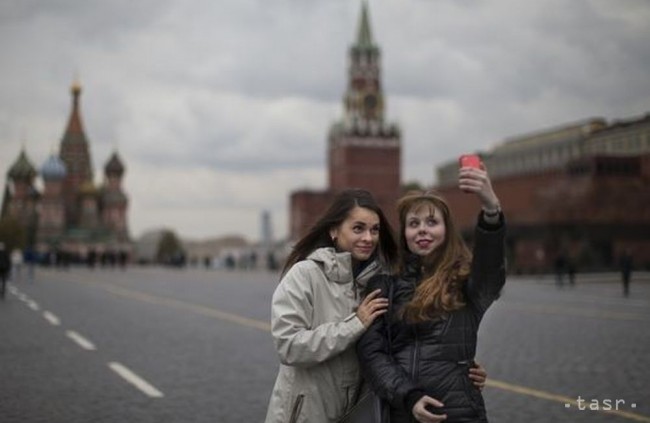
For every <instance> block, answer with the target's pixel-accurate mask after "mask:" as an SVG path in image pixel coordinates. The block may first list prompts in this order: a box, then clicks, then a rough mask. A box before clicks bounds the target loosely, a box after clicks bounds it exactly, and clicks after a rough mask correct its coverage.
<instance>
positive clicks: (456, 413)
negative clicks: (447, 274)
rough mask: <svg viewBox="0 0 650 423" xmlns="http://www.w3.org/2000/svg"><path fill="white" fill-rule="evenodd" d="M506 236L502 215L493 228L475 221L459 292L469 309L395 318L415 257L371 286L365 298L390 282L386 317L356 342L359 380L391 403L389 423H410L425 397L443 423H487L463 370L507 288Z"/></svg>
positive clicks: (412, 278)
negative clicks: (423, 318)
mask: <svg viewBox="0 0 650 423" xmlns="http://www.w3.org/2000/svg"><path fill="white" fill-rule="evenodd" d="M504 237H505V223H504V220H503V216H501V218H500V222H499V224H497V225H488V224H487V223H485V222H484V221H483V220H482V219H481V218H480V217H479V223H478V225H477V227H476V230H475V238H474V249H473V261H472V270H471V276H470V278H469V280H468V281H467V282H466V284H465V286H464V294H465V300H466V303H467V305H466V306H465V307H463V308H462V309H460V310H456V311H454V312H452V313H450V314H448V315H447V316H445V317H444V318H439V319H436V320H433V321H428V322H424V323H418V324H408V323H406V322H404V321H401V320H399V319H398V318H396V317H395V310H397V309H399V307H401V306H403V305H404V304H405V303H407V302H408V301H409V300H410V299H411V298H412V297H413V293H414V291H415V287H416V286H417V283H418V282H419V281H420V274H419V268H420V266H419V261H418V259H417V257H415V258H414V257H411V258H409V263H408V264H407V266H406V267H407V271H406V272H405V273H404V274H402V275H400V276H399V277H395V276H387V275H378V276H376V277H374V278H373V279H371V280H370V281H369V283H368V292H371V291H372V290H374V289H377V288H381V289H382V291H383V292H384V294H385V295H387V291H388V284H389V283H393V284H394V285H393V301H392V305H391V313H390V316H389V315H388V313H387V314H386V315H385V316H386V318H385V319H377V320H376V321H375V323H373V325H372V326H371V327H370V328H369V329H368V330H367V331H366V332H365V334H364V335H363V336H362V338H361V339H360V340H359V342H358V344H357V352H358V355H359V361H360V363H361V368H362V371H363V374H364V377H365V378H366V380H367V381H368V382H369V383H370V385H371V387H372V388H373V389H374V390H375V391H376V392H377V393H378V394H379V396H380V397H382V398H384V399H387V400H388V401H389V402H390V404H391V423H401V422H415V419H414V418H413V415H412V413H411V409H412V406H413V405H414V404H415V402H416V401H417V400H418V399H419V398H421V397H422V395H425V394H426V395H429V396H431V397H433V398H436V399H438V400H440V401H442V403H443V404H444V405H445V406H444V408H442V409H440V408H438V409H435V410H434V413H436V414H442V413H445V414H447V420H446V421H445V422H446V423H457V422H463V423H465V422H487V417H486V414H485V404H484V402H483V397H482V395H481V393H480V391H479V390H478V389H477V388H475V387H474V385H473V384H472V381H471V380H470V379H469V377H468V372H469V366H471V365H472V363H473V360H474V355H475V353H476V337H477V332H478V328H479V324H480V322H481V319H482V318H483V315H484V314H485V312H486V310H487V309H488V307H489V306H490V305H491V304H492V303H493V302H494V300H495V299H496V298H498V296H499V293H500V291H501V288H502V287H503V285H504V283H505V264H504V263H505V255H504ZM387 322H390V328H388V327H387ZM388 333H390V338H391V339H390V344H389V343H388V342H387V336H388ZM389 345H390V355H389V354H388V352H389V351H388V349H389Z"/></svg>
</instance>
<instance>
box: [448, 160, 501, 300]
mask: <svg viewBox="0 0 650 423" xmlns="http://www.w3.org/2000/svg"><path fill="white" fill-rule="evenodd" d="M458 185H459V187H460V189H462V190H463V191H465V192H468V193H473V194H476V196H477V197H478V199H479V201H480V202H481V213H480V215H479V218H478V223H477V225H476V230H475V232H474V249H473V259H472V270H471V275H470V279H469V281H468V284H467V294H468V297H469V299H470V300H471V301H472V302H473V303H474V304H476V305H477V306H478V307H479V309H480V310H481V312H485V310H487V308H488V307H489V306H490V304H492V302H493V301H494V300H495V299H496V298H498V296H499V294H500V292H501V289H502V288H503V285H504V284H505V280H506V271H505V233H506V231H505V219H504V216H503V212H502V211H501V205H500V202H499V198H498V197H497V195H496V193H495V192H494V189H493V188H492V183H491V181H490V178H489V175H488V173H487V170H486V168H485V165H483V163H481V167H480V168H470V167H462V168H461V169H460V171H459V178H458Z"/></svg>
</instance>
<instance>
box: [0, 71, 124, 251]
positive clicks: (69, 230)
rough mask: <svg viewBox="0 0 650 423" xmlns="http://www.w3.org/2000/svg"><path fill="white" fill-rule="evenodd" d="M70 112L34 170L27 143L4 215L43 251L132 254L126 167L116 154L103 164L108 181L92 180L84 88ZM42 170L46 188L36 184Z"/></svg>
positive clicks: (13, 171)
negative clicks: (53, 148) (56, 143)
mask: <svg viewBox="0 0 650 423" xmlns="http://www.w3.org/2000/svg"><path fill="white" fill-rule="evenodd" d="M71 94H72V110H71V112H70V118H69V120H68V125H67V127H66V130H65V132H64V134H63V138H62V139H61V143H60V147H59V154H52V155H50V156H49V157H48V158H47V159H46V160H45V163H43V165H42V166H41V168H40V172H38V171H37V170H36V168H35V167H34V165H33V164H32V162H31V161H30V159H29V157H28V155H27V153H26V151H25V149H24V147H23V149H22V151H21V152H20V153H19V155H18V158H17V159H16V160H15V162H14V163H13V164H12V165H11V167H10V168H9V170H8V172H7V183H6V186H5V190H4V197H3V201H2V210H1V213H2V215H1V218H2V219H6V218H13V219H15V220H16V221H17V222H18V223H19V224H20V226H21V227H22V228H23V229H24V232H25V236H26V243H27V247H28V248H31V249H36V250H37V251H39V252H40V253H46V252H52V251H65V252H67V253H69V254H71V255H73V256H77V257H78V258H84V257H85V256H86V255H87V254H89V253H91V252H94V253H98V254H101V253H115V254H117V253H120V254H124V253H126V254H130V253H131V249H132V244H131V241H130V238H129V232H128V225H127V209H128V199H127V196H126V195H125V193H124V191H123V189H122V178H123V176H124V171H125V167H124V164H123V163H122V160H121V159H120V157H119V156H118V154H117V152H114V153H113V154H112V155H111V157H110V158H109V159H108V161H107V162H106V164H105V165H104V182H103V184H101V185H99V186H97V185H96V184H95V183H94V175H93V166H92V161H91V155H90V144H89V142H88V139H87V138H86V134H85V132H84V129H83V124H82V120H81V110H80V97H81V86H80V85H79V84H76V83H75V84H73V86H72V88H71ZM39 173H40V177H41V182H42V189H41V190H39V189H38V188H37V187H36V186H35V182H36V179H37V176H38V175H39Z"/></svg>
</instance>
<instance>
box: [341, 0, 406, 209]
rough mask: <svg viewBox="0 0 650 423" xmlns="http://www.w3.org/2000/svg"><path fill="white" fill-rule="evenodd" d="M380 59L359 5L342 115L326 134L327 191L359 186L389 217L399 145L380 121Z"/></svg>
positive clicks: (395, 187)
mask: <svg viewBox="0 0 650 423" xmlns="http://www.w3.org/2000/svg"><path fill="white" fill-rule="evenodd" d="M380 58H381V53H380V50H379V47H377V45H376V44H375V43H374V41H373V39H372V31H371V29H370V20H369V18H368V8H367V5H366V3H365V2H364V3H363V4H362V7H361V17H360V20H359V29H358V35H357V40H356V43H355V44H353V45H352V46H351V47H350V50H349V68H348V87H347V90H346V93H345V96H344V102H343V103H344V110H345V113H344V116H343V120H342V121H340V122H337V123H335V124H334V125H332V127H331V129H330V133H329V139H328V150H329V151H328V152H329V157H328V162H329V187H330V190H332V191H340V190H342V189H345V188H365V189H367V190H369V191H370V192H372V194H373V195H374V196H375V198H376V199H377V200H378V201H379V203H380V204H381V206H382V208H383V209H384V211H385V212H386V213H387V214H388V215H389V216H393V209H394V208H395V201H396V200H397V198H398V196H399V194H400V150H401V147H400V144H401V143H400V133H399V129H398V127H397V126H396V125H391V124H387V123H386V122H385V121H384V95H383V90H382V85H381V63H380Z"/></svg>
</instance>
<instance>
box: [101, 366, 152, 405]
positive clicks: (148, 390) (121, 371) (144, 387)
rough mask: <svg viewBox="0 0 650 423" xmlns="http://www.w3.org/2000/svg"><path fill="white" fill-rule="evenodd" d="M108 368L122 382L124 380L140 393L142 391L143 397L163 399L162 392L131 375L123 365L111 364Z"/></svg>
mask: <svg viewBox="0 0 650 423" xmlns="http://www.w3.org/2000/svg"><path fill="white" fill-rule="evenodd" d="M108 367H110V368H111V370H113V371H114V372H115V373H117V374H118V375H120V376H121V377H122V378H123V379H124V380H126V381H127V382H129V383H130V384H132V385H133V386H135V387H136V388H138V389H139V390H140V391H142V392H143V393H144V394H145V395H147V396H150V397H152V398H162V397H163V393H162V392H160V391H159V390H158V389H156V388H155V387H153V386H152V385H151V384H150V383H149V382H147V381H145V380H144V379H142V378H141V377H140V376H138V375H136V374H135V373H133V372H132V371H131V370H129V369H128V368H127V367H125V366H124V365H122V364H120V363H117V362H111V363H108Z"/></svg>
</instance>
